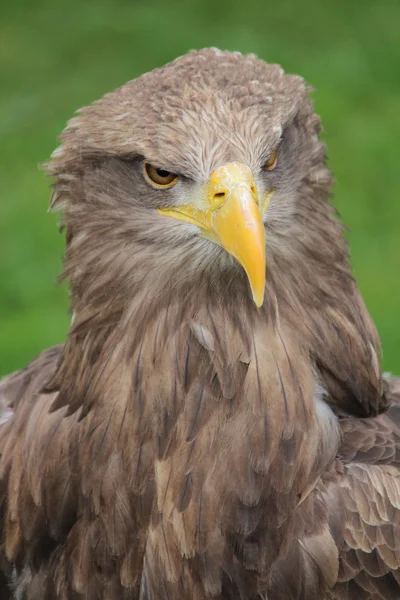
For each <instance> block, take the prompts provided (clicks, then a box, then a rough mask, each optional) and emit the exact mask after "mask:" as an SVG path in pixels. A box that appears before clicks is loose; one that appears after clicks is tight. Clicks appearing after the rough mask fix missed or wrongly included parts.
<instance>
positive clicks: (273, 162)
mask: <svg viewBox="0 0 400 600" xmlns="http://www.w3.org/2000/svg"><path fill="white" fill-rule="evenodd" d="M277 158H278V148H275V150H274V151H273V152H272V154H271V156H270V157H269V159H268V160H267V162H266V163H265V165H264V167H263V168H264V169H266V170H267V171H271V170H272V169H274V168H275V165H276V161H277Z"/></svg>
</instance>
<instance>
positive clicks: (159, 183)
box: [143, 162, 179, 189]
mask: <svg viewBox="0 0 400 600" xmlns="http://www.w3.org/2000/svg"><path fill="white" fill-rule="evenodd" d="M143 173H144V176H145V179H146V180H147V181H148V183H150V185H152V186H153V187H156V188H159V189H166V188H170V187H172V186H173V185H175V184H176V182H177V181H178V179H179V175H176V173H171V172H170V171H167V170H165V169H159V168H158V167H155V166H154V165H151V164H150V163H148V162H145V163H144V164H143Z"/></svg>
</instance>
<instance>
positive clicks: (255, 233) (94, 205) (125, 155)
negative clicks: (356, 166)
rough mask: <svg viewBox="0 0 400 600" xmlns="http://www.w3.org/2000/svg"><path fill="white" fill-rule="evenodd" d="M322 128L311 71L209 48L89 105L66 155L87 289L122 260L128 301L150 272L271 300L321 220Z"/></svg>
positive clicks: (159, 279)
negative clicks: (269, 293) (284, 267)
mask: <svg viewBox="0 0 400 600" xmlns="http://www.w3.org/2000/svg"><path fill="white" fill-rule="evenodd" d="M319 129H320V124H319V118H318V117H316V116H315V115H314V114H313V109H312V105H311V103H310V101H309V100H308V98H307V90H306V87H305V85H304V82H303V80H302V79H301V78H300V77H296V76H289V75H285V74H284V73H283V71H282V69H281V68H280V67H279V66H277V65H269V64H267V63H265V62H263V61H261V60H258V59H256V58H255V57H254V56H242V55H241V54H238V53H224V52H220V51H218V50H215V49H206V50H202V51H199V52H192V53H189V54H188V55H185V56H184V57H181V58H179V59H177V60H175V61H174V62H172V63H170V64H169V65H167V66H165V67H163V68H159V69H156V70H154V71H152V72H150V73H146V74H145V75H142V76H141V77H139V78H138V79H136V80H133V81H131V82H129V83H128V84H126V85H125V86H123V87H122V88H120V89H119V90H116V91H115V92H113V93H111V94H108V95H106V96H105V97H104V98H102V99H101V100H100V101H98V102H96V103H95V104H93V105H92V106H90V107H88V108H85V109H82V110H81V114H80V116H79V117H77V118H75V119H72V121H71V122H70V123H69V126H68V128H67V129H66V131H65V132H64V133H63V134H62V136H61V141H62V145H61V147H60V148H59V149H57V150H56V152H55V153H54V154H53V162H52V163H51V165H50V167H49V171H50V173H51V174H52V175H56V177H57V178H58V184H56V188H55V193H54V198H53V204H54V205H57V204H58V205H61V206H62V208H63V210H64V224H65V225H66V227H67V232H68V234H67V238H68V241H69V244H68V246H69V247H68V253H67V260H68V258H71V261H72V262H74V258H73V257H74V256H76V257H77V259H76V262H77V261H78V257H79V273H80V274H81V275H83V274H84V273H85V271H86V275H85V277H86V283H85V286H86V285H87V283H89V282H90V279H91V278H92V276H93V273H94V272H95V273H96V274H97V277H98V280H99V281H102V280H104V278H105V276H106V275H105V272H104V271H105V269H110V268H111V272H113V273H115V274H119V275H116V278H117V279H118V278H119V279H121V283H120V284H116V283H115V282H114V285H113V290H116V289H119V290H120V292H121V290H122V289H124V290H125V292H126V294H127V295H128V296H131V295H132V294H133V293H134V290H133V289H132V286H135V284H138V285H140V284H141V283H142V282H143V279H144V278H145V277H146V278H147V282H149V281H152V282H153V283H154V288H155V289H154V294H155V295H157V294H160V293H162V292H163V291H165V289H166V288H174V289H175V290H176V291H179V290H182V288H185V289H184V293H186V294H189V295H190V293H198V290H199V289H206V288H207V289H209V287H210V286H211V287H213V286H214V287H215V288H216V290H217V291H218V292H221V291H223V289H224V288H225V289H226V290H229V287H230V286H231V284H232V282H233V281H235V285H236V282H238V285H239V286H242V288H243V294H244V301H247V300H248V299H250V298H251V297H253V300H254V302H255V304H256V306H257V307H260V306H261V305H262V304H263V300H264V291H265V283H266V279H267V288H268V277H269V275H268V274H269V271H271V272H272V274H273V272H274V270H275V276H276V277H278V276H279V272H278V271H279V267H278V268H277V267H276V266H275V262H276V258H275V257H278V260H279V256H280V255H281V256H283V257H285V256H286V255H287V260H288V261H289V262H292V263H293V260H292V259H291V256H296V248H295V245H296V243H298V244H300V246H301V245H302V240H301V239H299V238H300V237H301V236H302V235H303V233H302V232H301V230H300V232H297V231H296V224H297V225H299V217H300V220H302V221H304V219H306V220H308V221H309V222H310V223H309V224H308V225H310V224H311V222H312V220H313V219H314V215H313V213H314V212H315V206H312V204H313V203H312V202H310V203H307V200H306V197H307V194H308V191H309V188H310V186H312V185H313V184H315V182H316V181H317V182H318V181H324V182H325V184H326V182H328V185H329V183H330V176H329V172H328V171H327V169H326V167H325V166H324V147H323V145H322V144H321V142H320V141H319V139H318V135H317V134H318V132H319ZM323 192H324V193H325V192H326V185H325V189H324V190H323ZM312 196H313V198H314V199H315V191H313V194H312ZM302 213H303V214H302ZM99 232H101V235H102V239H103V242H104V245H103V250H104V254H103V255H102V251H101V249H100V248H99V247H98V239H99V237H98V236H99ZM90 240H92V242H91V241H90ZM92 254H93V255H94V254H95V255H96V257H94V256H92ZM297 254H298V253H297ZM102 256H103V258H102ZM91 257H92V259H91ZM94 258H96V266H95V265H94V264H93V260H94ZM88 260H89V264H87V270H85V263H87V261H88ZM71 261H70V262H71ZM77 271H78V269H74V268H72V270H70V271H69V272H68V273H67V277H69V278H70V279H71V280H72V288H73V289H74V281H73V279H74V278H75V280H76V279H77V278H78V279H79V277H80V276H79V273H77ZM122 280H123V281H122ZM78 286H80V284H78ZM75 287H76V286H75Z"/></svg>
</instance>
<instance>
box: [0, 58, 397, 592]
mask: <svg viewBox="0 0 400 600" xmlns="http://www.w3.org/2000/svg"><path fill="white" fill-rule="evenodd" d="M309 92H310V89H309V88H308V87H307V85H306V84H305V82H304V80H303V79H302V78H301V77H298V76H293V75H286V74H285V73H284V72H283V70H282V69H281V68H280V67H279V66H278V65H272V64H268V63H266V62H264V61H262V60H260V59H258V58H256V57H255V56H254V55H248V56H244V55H242V54H240V53H237V52H225V51H224V52H222V51H220V50H217V49H215V48H209V49H204V50H200V51H192V52H189V53H188V54H186V55H184V56H182V57H180V58H178V59H176V60H174V61H173V62H171V63H169V64H167V65H166V66H164V67H161V68H157V69H155V70H153V71H151V72H149V73H146V74H144V75H142V76H140V77H138V78H136V79H134V80H132V81H130V82H128V83H127V84H126V85H123V86H122V87H121V88H119V89H117V90H116V91H114V92H112V93H109V94H107V95H105V96H104V97H103V98H102V99H100V100H99V101H97V102H95V103H94V104H92V105H91V106H89V107H86V108H83V109H81V110H80V111H79V112H78V114H77V116H75V117H74V118H73V119H72V120H71V121H69V123H68V126H67V128H66V129H65V131H64V132H63V133H62V134H61V138H60V141H61V145H60V146H59V148H58V149H57V150H56V151H55V152H54V153H53V155H52V158H51V160H50V161H49V163H48V164H47V165H46V170H47V173H48V175H49V176H51V177H52V178H53V182H54V183H53V193H52V200H51V207H52V208H53V209H54V210H56V209H57V210H60V211H61V214H62V217H61V218H62V221H61V226H62V228H63V229H64V230H65V235H66V250H65V257H64V268H63V273H62V277H63V278H64V279H66V280H68V282H69V286H70V301H71V309H72V323H71V326H70V329H69V332H68V335H67V339H66V341H65V343H64V345H62V346H57V347H54V348H51V349H49V350H45V351H44V352H42V353H41V354H40V355H39V356H38V357H37V358H36V359H35V360H33V362H31V363H30V364H29V365H28V366H27V367H26V368H24V369H22V370H21V371H18V372H16V373H14V374H11V375H9V376H7V377H5V378H4V379H3V380H2V381H1V383H0V401H1V413H0V422H1V425H0V570H1V576H0V597H1V598H2V599H10V598H15V599H18V600H22V599H24V600H39V599H40V600H117V599H118V600H128V599H129V600H136V599H137V600H153V599H154V600H155V599H157V600H178V599H179V600H185V599H187V600H189V599H193V600H206V599H209V598H213V599H219V600H228V599H230V600H256V599H260V598H262V599H264V600H283V599H285V600H302V599H303V600H340V599H346V600H379V599H381V600H383V599H384V600H396V599H399V598H400V469H399V467H400V379H396V378H394V377H389V376H383V375H382V372H381V367H380V343H379V339H378V335H377V332H376V329H375V326H374V324H373V322H372V319H371V317H370V315H369V314H368V311H367V309H366V307H365V305H364V302H363V300H362V298H361V296H360V293H359V291H358V288H357V285H356V282H355V280H354V277H353V275H352V272H351V267H350V264H349V252H348V246H347V242H346V240H345V237H344V228H343V226H342V224H341V223H340V221H339V218H338V216H337V213H336V212H335V210H334V208H333V207H332V205H331V204H330V199H331V187H332V175H331V172H330V170H329V169H328V167H327V159H326V149H325V146H324V144H323V143H322V141H321V140H320V136H319V134H320V131H321V122H320V118H319V117H318V116H316V115H315V113H314V108H313V104H312V101H311V100H310V98H309Z"/></svg>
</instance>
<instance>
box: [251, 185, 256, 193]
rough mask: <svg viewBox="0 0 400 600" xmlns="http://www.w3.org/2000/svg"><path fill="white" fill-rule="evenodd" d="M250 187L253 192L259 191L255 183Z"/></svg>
mask: <svg viewBox="0 0 400 600" xmlns="http://www.w3.org/2000/svg"><path fill="white" fill-rule="evenodd" d="M250 189H251V191H252V192H253V194H256V193H257V190H256V186H255V185H252V186H251V188H250Z"/></svg>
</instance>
